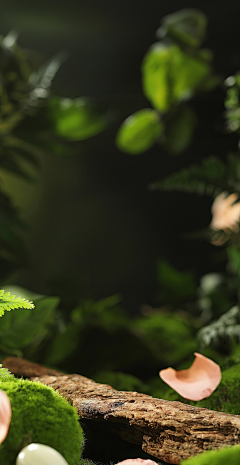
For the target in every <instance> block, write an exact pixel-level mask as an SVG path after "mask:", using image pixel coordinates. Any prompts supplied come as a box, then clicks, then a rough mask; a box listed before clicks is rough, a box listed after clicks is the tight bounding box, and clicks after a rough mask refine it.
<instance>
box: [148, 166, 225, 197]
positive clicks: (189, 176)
mask: <svg viewBox="0 0 240 465" xmlns="http://www.w3.org/2000/svg"><path fill="white" fill-rule="evenodd" d="M227 169H228V167H227ZM225 174H226V166H225V165H224V163H223V162H222V161H221V160H219V159H218V158H217V157H209V158H207V159H206V160H203V162H202V165H192V166H189V168H186V169H183V170H181V171H179V172H177V173H173V174H171V175H170V176H168V177H167V178H165V179H162V180H160V181H158V182H155V183H153V184H151V185H150V186H149V187H150V189H151V190H170V191H173V190H179V191H182V192H194V193H196V194H201V195H202V194H210V195H212V194H219V193H220V192H222V191H224V190H228V191H230V192H231V191H232V190H231V188H230V186H228V185H227V184H226V180H225Z"/></svg>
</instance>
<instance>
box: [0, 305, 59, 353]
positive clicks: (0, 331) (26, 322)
mask: <svg viewBox="0 0 240 465" xmlns="http://www.w3.org/2000/svg"><path fill="white" fill-rule="evenodd" d="M58 303H59V298H58V297H46V298H43V299H39V300H36V302H35V308H34V310H32V312H29V311H28V310H26V309H19V310H18V311H17V312H11V313H7V314H5V315H4V318H2V319H1V321H0V341H1V344H3V345H4V346H5V347H8V348H10V349H21V348H22V347H25V346H27V345H28V344H30V342H31V341H32V340H33V338H34V337H35V336H36V335H37V334H38V333H39V331H41V330H42V329H43V328H44V327H45V326H46V324H47V323H49V321H50V320H51V318H52V316H53V314H54V312H55V309H56V307H57V306H58Z"/></svg>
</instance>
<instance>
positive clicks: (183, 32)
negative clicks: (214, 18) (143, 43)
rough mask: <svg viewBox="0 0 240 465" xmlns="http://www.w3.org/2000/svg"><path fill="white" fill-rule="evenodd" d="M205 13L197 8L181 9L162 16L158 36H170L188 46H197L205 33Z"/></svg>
mask: <svg viewBox="0 0 240 465" xmlns="http://www.w3.org/2000/svg"><path fill="white" fill-rule="evenodd" d="M207 22H208V21H207V17H206V15H205V14H204V13H203V12H202V11H200V10H197V9H194V8H193V9H188V8H187V9H183V10H180V11H177V12H176V13H173V14H170V15H167V16H164V17H163V19H162V21H161V24H162V27H161V28H160V29H159V30H158V31H157V36H158V37H163V36H164V35H168V36H170V37H171V38H172V39H173V40H176V41H177V42H178V41H179V42H180V43H181V44H185V45H189V46H190V47H199V46H200V45H201V43H202V42H203V40H204V38H205V35H206V28H207Z"/></svg>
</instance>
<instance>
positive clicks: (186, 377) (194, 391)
mask: <svg viewBox="0 0 240 465" xmlns="http://www.w3.org/2000/svg"><path fill="white" fill-rule="evenodd" d="M194 355H195V360H194V362H193V364H192V365H191V366H190V368H188V369H187V370H179V371H176V370H174V369H173V368H167V369H166V370H161V371H160V373H159V375H160V377H161V378H162V380H163V381H164V382H165V383H167V384H168V385H169V386H170V387H171V388H173V389H174V390H175V391H176V392H178V394H180V395H181V396H182V397H184V398H185V399H189V400H202V399H205V398H206V397H209V396H210V395H211V394H212V392H213V391H214V390H215V389H216V388H217V386H218V385H219V383H220V381H221V370H220V367H219V366H218V365H217V364H216V363H215V362H213V361H212V360H210V358H207V357H205V356H204V355H201V354H198V353H197V352H195V354H194Z"/></svg>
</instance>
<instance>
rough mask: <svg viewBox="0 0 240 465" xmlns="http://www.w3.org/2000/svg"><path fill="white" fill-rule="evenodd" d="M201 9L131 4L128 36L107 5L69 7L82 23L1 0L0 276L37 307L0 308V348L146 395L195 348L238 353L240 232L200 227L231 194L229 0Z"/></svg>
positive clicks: (235, 92)
mask: <svg viewBox="0 0 240 465" xmlns="http://www.w3.org/2000/svg"><path fill="white" fill-rule="evenodd" d="M11 3H14V2H9V5H10V4H11ZM24 3H25V5H26V6H27V5H28V6H29V3H28V2H27V1H25V2H24ZM140 3H141V4H142V6H144V5H143V2H140ZM199 3H200V2H195V4H194V6H195V7H196V9H184V7H185V6H186V5H183V4H182V3H181V4H180V2H179V4H177V2H176V1H175V2H172V4H171V2H170V3H169V5H168V6H166V5H165V6H164V7H163V6H159V5H156V2H152V3H151V6H152V10H151V8H150V4H149V5H145V6H144V8H143V11H142V10H141V8H140V4H139V5H138V9H139V17H138V20H139V21H137V22H136V23H137V24H136V23H134V21H135V13H136V10H135V8H133V7H132V6H131V5H129V2H128V4H127V3H126V4H125V3H124V2H123V4H122V6H121V15H122V16H121V15H120V18H121V21H122V22H121V21H120V25H121V26H118V28H119V27H120V29H121V28H123V25H124V33H125V34H124V35H123V33H122V29H121V34H120V29H117V30H116V31H118V32H116V31H114V27H113V25H112V23H111V21H110V18H113V17H115V16H114V15H115V13H114V12H113V9H111V8H113V6H112V7H111V5H110V2H107V1H106V2H105V3H104V7H105V10H104V11H102V7H101V12H100V13H101V14H100V13H99V5H98V4H97V3H96V4H94V6H95V9H94V12H93V13H92V10H91V16H88V15H90V10H89V8H90V7H91V2H89V4H88V5H86V4H84V2H82V3H81V2H79V4H78V6H76V5H77V4H75V3H74V5H75V7H76V9H77V10H76V11H78V13H80V12H82V14H83V18H84V19H81V18H80V17H77V15H76V14H74V13H76V12H75V10H74V11H72V12H70V8H69V9H68V10H64V8H65V7H64V6H63V4H61V3H60V6H59V10H56V11H55V10H54V15H53V13H52V11H53V10H52V8H53V7H54V2H53V4H52V5H49V4H48V5H46V2H45V1H44V2H42V5H41V6H40V5H37V6H36V7H35V8H36V9H33V8H30V9H29V10H26V11H25V12H24V14H23V13H21V14H20V12H19V7H18V6H17V4H16V12H15V13H14V14H13V15H12V13H11V15H10V10H9V8H10V6H8V5H7V3H5V6H4V11H5V23H4V24H3V23H2V24H1V26H2V28H3V35H2V36H1V44H0V58H1V60H0V85H1V87H0V101H1V107H0V133H1V145H0V151H1V161H0V163H1V211H2V222H1V242H2V247H1V262H2V266H1V287H2V288H4V289H5V290H6V291H9V292H12V293H13V294H15V295H21V296H22V297H25V298H27V299H30V300H32V301H33V302H34V304H35V309H34V310H31V311H30V310H25V309H19V310H18V311H13V312H10V313H9V314H8V313H7V314H5V315H4V318H1V320H0V351H1V357H4V356H6V355H9V354H13V355H19V356H24V357H26V358H28V359H30V360H33V361H36V362H39V363H42V364H46V365H49V366H52V367H56V368H59V369H61V370H63V371H66V372H78V373H81V374H82V375H86V376H89V377H92V378H94V379H96V380H97V381H99V382H105V383H109V384H111V385H112V386H113V387H116V388H118V389H130V390H139V391H141V392H147V393H149V394H152V395H159V396H160V395H161V393H162V394H163V393H164V392H166V387H164V383H163V382H162V381H161V380H160V379H159V377H158V371H159V370H160V369H162V368H165V367H167V366H169V365H171V366H174V368H186V367H188V366H189V365H190V363H191V361H192V359H193V353H194V351H197V350H201V353H204V354H205V355H207V356H211V357H212V358H213V359H214V360H215V361H216V362H218V363H223V361H224V360H225V358H226V357H227V356H237V354H238V352H239V337H240V332H239V318H240V317H239V308H238V301H239V270H240V253H239V235H238V231H237V232H236V231H235V232H233V233H232V234H229V233H228V234H226V232H224V231H215V232H214V235H216V234H217V235H218V236H219V237H221V238H222V236H224V234H225V235H226V236H227V237H226V240H224V241H223V244H224V245H223V247H221V248H216V246H215V245H213V244H212V243H211V242H212V235H213V231H211V230H210V228H209V226H208V225H209V223H210V220H211V212H210V210H211V203H212V201H213V198H214V196H215V195H217V194H218V193H221V192H224V191H228V192H229V193H232V192H236V193H237V194H240V185H239V127H240V117H239V109H240V105H239V87H240V83H239V72H238V69H239V68H240V58H239V50H238V44H237V40H236V37H237V36H236V37H235V36H234V24H233V23H232V17H231V15H230V13H231V12H232V11H235V10H234V9H233V4H234V6H235V3H234V2H229V4H228V5H225V8H222V9H221V8H220V10H219V9H218V15H219V16H218V18H219V20H218V21H215V19H216V18H215V7H214V6H211V5H210V6H209V5H208V6H206V5H205V8H204V11H201V10H199V8H200V4H199ZM171 5H172V6H171ZM45 7H46V12H48V14H49V17H48V16H47V15H46V12H45V11H44V10H43V9H44V8H45ZM55 7H56V5H55ZM55 7H54V8H55ZM107 7H108V9H107ZM21 8H22V6H21ZM180 8H181V9H180ZM231 8H232V10H231ZM81 9H82V10H81ZM179 9H180V10H179ZM150 10H151V11H150ZM176 10H178V11H176ZM21 11H22V10H21ZM65 11H66V17H65V16H64V15H63V12H65ZM43 13H44V14H43ZM98 13H99V14H100V16H99V18H100V19H99V18H98ZM146 14H147V16H146ZM157 14H159V17H158V19H157V21H156V15H157ZM61 15H62V16H61ZM111 15H112V16H111ZM144 15H145V16H144ZM208 16H209V17H210V24H209V26H208V29H207V24H208ZM230 17H231V21H230ZM161 18H162V19H161ZM223 18H224V21H225V24H226V30H225V35H226V31H230V32H231V33H229V35H228V36H227V37H225V39H224V40H225V42H222V40H223V39H222V38H221V40H220V42H219V43H218V40H219V39H218V38H219V37H220V36H221V37H222V35H221V34H222V26H221V24H222V23H221V21H222V20H223ZM235 18H236V13H235V15H234V17H233V20H234V21H235ZM51 19H52V21H51ZM123 19H124V21H125V20H126V22H123ZM213 19H214V21H213ZM118 20H119V19H118ZM159 20H161V22H160V28H159ZM61 21H62V22H61ZM101 21H102V22H101ZM228 21H229V23H228ZM10 23H11V24H10ZM213 23H214V24H213ZM114 24H116V23H114ZM71 26H72V30H71ZM88 27H90V30H91V33H92V36H88V34H89V31H88ZM216 27H218V29H216ZM34 28H36V30H34ZM154 28H155V30H157V32H156V36H155V37H154ZM5 29H8V30H9V29H12V31H10V32H8V30H7V31H6V30H5ZM13 29H14V30H18V29H20V30H23V31H27V32H25V34H24V33H23V38H21V36H20V38H19V40H17V34H16V33H15V32H13ZM76 30H77V31H78V35H76V36H75V37H74V39H73V35H74V34H73V31H76ZM236 30H237V29H236ZM207 31H208V35H209V38H208V39H207ZM20 32H21V31H20ZM114 32H115V34H116V35H115V36H114ZM134 32H135V34H136V35H134ZM51 34H53V35H51ZM61 34H63V39H61V40H60V37H61ZM235 35H236V31H235ZM112 36H113V39H114V40H115V41H114V40H113V42H111V38H112ZM51 37H54V40H55V41H56V43H55V42H54V40H53V39H52V42H51V40H50V39H51ZM66 37H71V38H72V39H71V40H73V41H74V45H73V47H72V53H73V57H72V59H71V58H67V53H66V52H65V47H63V45H64V43H65V42H68V41H67V39H66ZM29 38H31V39H32V40H30V39H29ZM86 38H88V42H86V43H85V40H84V39H86ZM234 38H235V39H234ZM48 39H49V42H48ZM155 39H157V42H155V43H153V42H154V40H155ZM41 41H42V42H41ZM128 41H129V42H128ZM131 41H132V42H131ZM22 43H23V46H22V45H19V44H22ZM151 43H153V45H152V46H150V48H149V45H150V44H151ZM56 44H58V49H57V50H53V49H54V48H55V45H56ZM120 44H121V46H120ZM30 45H31V47H30ZM32 46H35V48H36V50H37V52H36V51H35V50H30V49H32ZM105 46H106V50H107V51H100V48H101V47H103V48H104V47H105ZM61 47H62V49H63V50H64V51H63V52H61ZM121 47H123V48H124V50H125V52H124V53H125V55H124V54H123V57H122V60H120V63H119V57H120V56H121V53H122V50H123V49H122V48H121ZM220 49H221V50H220ZM59 50H60V51H59ZM104 50H105V49H104ZM212 50H213V51H214V53H213V52H212ZM43 52H44V53H43ZM49 54H50V55H51V56H52V57H53V58H51V56H49ZM44 55H45V57H47V61H46V58H44ZM214 55H215V59H214ZM79 57H80V58H81V60H80V62H79V63H78V60H79V59H80V58H79ZM126 57H127V59H126ZM64 69H65V71H63V70H64ZM64 73H65V74H64ZM58 76H60V78H58ZM58 79H59V81H58ZM79 95H80V96H79ZM129 155H130V156H129ZM131 155H138V156H137V157H136V156H134V157H132V156H131ZM156 190H157V192H155V191H156ZM164 190H169V191H174V190H178V191H179V192H178V193H174V192H172V193H171V194H170V193H166V192H164ZM186 192H188V194H189V195H188V196H186V195H185V193H186ZM196 193H197V194H208V195H209V197H206V198H205V197H195V195H194V194H196ZM227 239H228V241H227ZM229 312H230V313H229ZM216 320H217V322H216ZM234 328H235V329H234Z"/></svg>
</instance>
